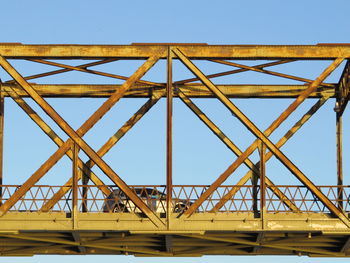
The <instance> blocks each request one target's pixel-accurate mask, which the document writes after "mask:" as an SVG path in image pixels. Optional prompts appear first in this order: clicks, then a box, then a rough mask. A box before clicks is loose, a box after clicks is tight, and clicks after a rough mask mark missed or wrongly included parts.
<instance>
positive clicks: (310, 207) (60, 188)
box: [0, 43, 350, 257]
mask: <svg viewBox="0 0 350 263" xmlns="http://www.w3.org/2000/svg"><path fill="white" fill-rule="evenodd" d="M349 58H350V45H348V44H319V45H312V46H311V45H310V46H306V45H304V46H257V45H206V44H172V43H170V44H132V45H24V44H18V43H2V44H0V65H1V67H2V69H3V70H4V71H6V72H7V73H8V75H9V76H10V77H11V78H10V79H8V80H5V76H2V80H3V81H2V82H1V100H0V113H1V114H0V152H1V158H0V162H1V165H0V167H1V170H0V178H1V181H0V185H1V186H0V191H1V192H0V197H1V199H0V202H1V206H0V255H2V256H31V255H35V254H75V255H80V254H117V255H119V254H120V255H135V256H202V255H307V256H315V257H347V256H349V255H350V251H349V248H350V220H349V212H350V203H349V196H350V187H348V186H344V185H343V171H342V115H343V112H344V110H345V108H346V105H347V103H348V100H349V96H350V93H349V87H350V81H349V70H350V64H349V61H348V59H349ZM19 60H20V61H27V63H29V62H31V63H34V64H36V63H39V64H45V65H49V66H54V67H58V68H59V69H55V70H52V71H47V72H43V73H40V74H35V75H28V76H24V74H21V73H20V72H19V70H18V69H16V68H15V66H14V65H16V63H17V62H18V61H19ZM68 60H74V61H77V60H85V62H81V64H79V65H75V66H73V65H71V64H72V63H70V62H69V61H68ZM86 60H90V61H92V62H90V61H89V62H88V63H87V62H86ZM125 60H129V61H131V62H132V61H135V60H138V61H140V60H142V61H143V62H142V65H141V66H140V67H139V68H138V69H137V70H136V71H135V72H134V73H132V74H131V75H130V76H122V75H118V74H114V73H109V72H105V71H98V70H95V69H93V67H94V66H97V65H102V64H105V65H108V63H112V62H114V61H125ZM161 60H163V61H165V65H166V82H165V83H160V82H156V81H151V80H145V79H143V77H144V75H145V76H146V77H147V74H146V73H147V72H148V71H149V70H150V69H151V68H152V67H153V66H154V65H155V64H156V63H157V62H159V61H161ZM247 60H250V61H256V64H255V65H253V66H252V65H246V64H247V63H244V61H247ZM309 60H320V61H321V60H322V61H325V60H326V61H327V63H328V64H327V66H326V67H325V68H324V69H323V72H322V73H321V74H320V75H319V76H318V77H317V78H315V79H307V78H304V77H299V76H296V75H290V74H287V73H281V72H279V71H274V70H271V69H268V67H272V66H277V65H282V64H287V63H294V62H295V61H299V62H304V61H309ZM28 61H29V62H28ZM61 61H62V62H61ZM65 61H68V62H65ZM173 61H174V62H175V61H176V62H177V63H181V64H183V65H184V66H185V67H186V68H187V69H188V70H189V71H190V72H192V73H193V75H194V77H193V78H191V79H182V80H176V81H173V78H172V73H173V68H172V67H173ZM197 61H207V62H208V63H209V62H210V63H212V64H213V65H218V64H223V65H226V66H232V69H231V70H229V71H224V72H219V73H215V74H204V73H203V72H202V71H201V70H200V69H199V67H198V66H196V64H195V63H194V62H197ZM259 61H260V62H259ZM59 62H60V63H59ZM338 67H341V68H342V70H343V73H342V74H341V77H340V79H339V81H338V82H337V83H328V82H325V79H326V78H327V77H328V76H329V75H330V74H331V73H332V72H333V71H334V70H335V69H337V68H338ZM75 71H79V72H84V73H87V74H92V75H98V76H103V77H106V78H112V79H118V80H123V81H124V82H123V84H121V85H107V84H99V85H97V84H59V82H58V83H49V84H36V83H34V82H32V80H34V79H38V78H44V77H48V76H53V75H56V76H61V75H63V74H64V73H66V72H75ZM248 71H249V72H257V73H261V74H268V75H272V76H276V77H280V78H283V79H289V80H293V81H299V82H300V83H301V84H300V85H264V84H261V85H252V84H251V85H250V84H246V85H238V84H230V85H228V84H225V85H220V84H216V83H215V84H214V80H215V78H217V77H221V76H228V75H233V74H239V73H242V72H248ZM50 97H52V98H55V97H59V98H81V97H90V98H107V99H106V100H105V101H104V103H103V104H102V106H100V107H99V108H98V109H97V110H96V111H95V112H94V113H93V114H92V115H91V116H90V117H89V118H88V119H87V120H86V121H85V122H84V124H83V125H82V126H81V127H80V128H79V129H77V130H74V129H73V128H72V127H71V126H70V125H69V124H68V122H67V121H66V120H64V119H63V118H62V117H61V116H60V115H59V114H58V113H57V112H56V111H55V110H54V108H53V107H52V106H51V105H50V104H49V103H48V102H47V100H45V98H50ZM123 97H125V98H130V99H131V98H147V99H148V100H147V102H146V103H145V104H144V105H143V106H142V107H141V108H140V109H139V110H138V111H137V112H136V113H135V114H134V115H133V116H131V118H130V119H129V120H128V121H127V122H126V123H125V124H124V125H123V126H122V127H121V128H120V129H119V130H118V131H117V132H116V133H115V134H114V135H113V136H112V137H110V139H109V140H107V141H106V143H105V144H104V145H103V146H102V147H101V148H100V149H98V150H96V149H93V148H92V147H91V146H90V145H89V144H88V143H86V141H85V140H84V135H85V134H86V133H87V132H88V131H89V130H90V129H91V128H92V127H93V126H94V125H95V124H96V123H98V121H99V120H100V119H101V118H102V117H103V116H104V115H105V114H106V113H107V112H109V110H110V109H111V108H112V107H113V106H114V105H115V104H116V103H117V102H118V101H119V100H120V99H121V98H123ZM5 98H9V99H12V100H13V101H14V102H15V103H17V104H18V106H19V107H20V108H21V109H22V110H23V111H24V112H25V113H27V114H28V116H29V117H30V118H31V119H32V121H33V122H35V123H36V124H37V125H38V126H39V127H40V128H41V130H42V131H43V132H44V133H45V134H46V135H47V136H48V137H50V138H51V139H52V141H53V142H54V143H55V144H56V145H57V147H58V148H57V151H55V152H54V153H53V154H52V155H51V156H49V157H48V159H47V161H45V162H44V163H43V164H42V166H40V167H39V168H38V169H37V170H36V171H35V172H34V173H33V174H32V175H28V177H27V178H28V179H27V180H26V181H25V182H23V183H22V184H20V185H5V184H3V172H2V162H3V150H2V149H3V129H4V128H3V127H4V112H5V111H4V101H5ZM26 98H31V99H32V101H33V102H34V103H35V104H36V106H38V107H40V108H41V109H42V110H43V111H44V112H45V113H46V114H47V116H49V118H50V119H51V120H52V121H53V122H55V123H56V124H57V126H58V127H59V128H60V129H61V130H62V131H63V132H64V133H65V134H66V135H67V136H68V137H69V139H68V140H67V141H64V140H63V139H62V138H61V137H60V136H59V135H58V133H56V132H55V131H54V129H53V128H52V127H50V124H49V122H47V121H44V119H43V118H42V117H41V116H40V115H39V114H38V113H37V112H36V111H35V110H34V109H33V108H32V106H31V105H30V104H29V103H28V100H27V99H26ZM193 98H212V99H217V100H219V101H220V102H221V103H222V104H223V105H224V106H225V107H226V108H227V109H228V110H229V111H230V112H231V113H232V114H233V115H234V116H235V117H236V118H237V119H238V120H239V121H240V122H241V123H242V124H243V125H244V126H245V127H246V128H247V129H248V130H249V132H251V133H252V134H253V135H254V136H255V137H256V140H255V141H254V142H253V143H252V144H251V145H250V146H249V147H248V148H247V149H239V148H238V146H237V145H236V144H235V143H234V142H233V141H232V140H231V139H229V138H228V137H227V136H226V135H225V134H224V133H223V132H222V130H221V129H220V127H218V126H217V125H215V124H214V122H213V121H212V120H211V119H210V118H209V117H208V116H207V115H205V114H204V113H203V112H202V111H201V109H200V108H199V107H198V106H197V105H196V104H195V102H194V100H193ZM235 98H257V99H258V98H275V99H281V98H293V99H294V100H293V102H292V103H291V104H290V105H289V106H288V107H287V108H286V109H285V110H284V111H283V112H282V114H281V115H279V116H278V117H277V118H276V119H275V120H274V121H273V122H272V123H271V124H270V126H268V128H267V129H266V130H264V131H262V130H260V129H259V128H258V127H257V126H256V125H255V124H254V123H253V122H252V121H251V120H250V119H249V118H248V117H247V116H246V115H245V114H244V113H243V112H242V111H241V110H240V109H239V108H238V107H237V106H236V105H235V102H234V101H235V100H234V99H235ZM310 98H313V99H314V100H316V103H315V104H314V105H313V106H312V107H311V108H310V109H309V110H308V111H307V112H306V113H305V114H304V115H303V116H302V117H301V118H300V119H299V120H298V121H297V122H296V123H295V125H293V126H292V127H291V128H290V129H289V131H288V132H287V133H286V134H285V135H284V136H282V137H281V138H280V139H279V140H278V141H277V143H273V142H272V141H271V139H270V138H269V137H270V135H271V134H272V133H273V132H274V131H275V130H276V129H277V128H278V127H279V126H280V125H281V124H283V123H284V122H285V120H286V119H287V118H288V117H289V116H290V115H291V114H292V113H293V112H294V111H295V110H296V109H297V108H298V107H299V106H300V105H301V104H302V103H303V102H304V101H305V100H307V99H310ZM160 99H164V100H166V105H167V107H166V116H167V118H166V127H167V129H166V134H167V136H166V147H167V151H166V185H137V186H134V185H128V184H127V183H126V182H125V181H124V180H123V178H122V176H119V175H118V174H117V171H114V170H113V169H112V168H111V167H110V166H109V165H108V164H107V163H106V162H105V161H104V160H103V156H104V155H105V154H106V153H107V152H108V151H109V150H110V149H111V148H112V147H113V146H114V145H115V144H116V143H118V142H119V140H120V139H121V138H122V137H123V136H124V135H125V134H126V133H127V132H128V131H129V130H130V129H131V128H132V127H133V126H134V125H135V124H136V123H137V122H138V121H139V120H140V119H141V118H142V117H143V116H144V115H145V114H146V113H147V112H148V110H149V109H150V108H151V107H152V106H153V105H155V104H156V103H157V102H158V101H159V100H160ZM173 99H179V100H181V101H182V102H183V103H184V104H185V105H187V106H188V107H189V109H191V110H192V112H193V113H194V114H195V115H196V116H198V118H199V119H200V120H201V121H202V122H203V123H204V124H205V125H206V126H207V127H208V128H209V129H210V130H211V131H212V133H213V134H214V135H216V136H217V137H218V139H220V140H221V141H222V142H223V143H224V144H225V145H226V146H227V147H228V149H230V150H231V151H232V152H233V153H234V154H235V155H236V156H237V158H236V159H235V160H234V161H233V163H232V164H231V165H230V166H229V167H228V168H227V169H226V170H225V171H224V172H223V173H221V174H220V175H219V176H218V177H217V178H213V182H212V184H210V185H173V183H172V121H173V120H172V115H173V112H172V111H173ZM329 99H331V100H335V105H336V106H335V117H336V122H335V123H336V131H337V132H336V139H337V140H336V143H337V146H336V149H337V175H335V177H337V180H338V184H337V185H330V186H319V185H316V184H315V183H314V182H312V181H311V180H310V179H309V178H308V177H307V176H306V175H305V174H304V173H303V172H302V171H301V170H300V169H299V168H298V167H297V166H296V165H295V164H294V163H293V162H292V161H291V160H290V159H289V158H288V157H287V156H286V155H285V154H284V153H283V151H282V150H281V147H282V146H283V145H284V144H285V143H286V142H287V141H288V140H289V139H290V138H291V137H292V136H293V135H294V134H295V133H296V132H298V130H299V129H300V128H301V127H302V126H303V124H305V123H306V122H307V121H308V120H309V119H310V118H311V117H312V115H313V114H314V113H315V112H317V111H318V109H320V108H321V107H322V105H323V104H324V103H325V102H326V101H327V100H329ZM254 151H258V152H259V156H260V160H259V161H258V162H257V163H254V162H253V161H252V159H251V158H250V156H251V154H252V153H253V152H254ZM81 152H84V153H85V154H86V155H87V156H88V158H89V161H87V162H84V161H83V160H82V159H81V157H80V156H79V155H80V153H81ZM65 155H66V156H68V157H69V158H70V159H71V160H72V164H73V165H72V167H73V169H72V172H71V176H70V179H69V180H68V181H67V182H62V184H61V185H38V184H37V182H38V181H39V180H40V179H42V178H43V177H44V176H45V174H46V173H47V172H48V171H49V170H50V169H51V168H52V167H53V166H54V165H55V164H56V163H57V162H58V161H59V160H60V159H61V158H62V157H63V156H65ZM271 157H276V158H277V159H278V160H279V161H280V162H281V163H282V164H283V165H284V166H285V167H286V168H287V169H288V170H289V171H290V172H291V174H293V175H294V176H295V177H296V178H297V179H298V180H299V182H300V184H298V185H275V184H274V183H273V182H272V180H270V179H269V178H268V176H266V175H265V170H266V169H265V164H266V162H268V161H269V159H270V158H271ZM95 165H96V166H97V167H99V169H100V170H101V171H102V172H103V173H104V175H105V176H107V177H108V178H109V179H110V180H111V182H112V184H110V183H106V182H105V181H104V180H102V179H101V178H100V176H99V175H97V174H96V173H94V172H93V170H92V167H93V166H95ZM241 165H245V166H246V167H248V168H249V172H248V173H247V174H246V175H245V176H244V177H242V178H241V179H240V180H239V181H238V183H237V184H234V185H227V184H225V181H226V180H227V179H228V178H229V177H230V176H231V175H232V174H233V173H234V172H235V171H236V170H237V169H238V168H239V167H240V166H241ZM113 193H114V194H113Z"/></svg>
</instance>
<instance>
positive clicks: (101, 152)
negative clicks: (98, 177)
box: [40, 93, 162, 212]
mask: <svg viewBox="0 0 350 263" xmlns="http://www.w3.org/2000/svg"><path fill="white" fill-rule="evenodd" d="M161 96H162V93H155V94H153V96H152V97H151V98H150V99H149V100H148V101H147V102H146V103H145V104H144V105H142V106H141V108H140V109H139V110H138V111H137V112H136V113H135V114H134V115H133V116H132V117H131V118H130V119H129V120H128V121H126V122H125V124H124V125H123V126H122V127H121V128H120V129H119V130H118V131H117V132H116V133H115V134H114V135H113V136H112V137H110V138H109V139H108V140H107V142H106V143H105V144H104V145H103V146H102V147H101V148H100V149H99V150H98V151H97V154H98V155H99V156H100V157H103V156H104V155H105V154H106V153H108V151H109V150H110V149H112V147H113V146H114V145H116V144H117V143H118V142H119V140H120V139H121V138H122V137H123V136H124V135H125V134H126V133H127V132H128V131H129V130H130V129H131V128H132V127H133V126H134V125H135V124H136V123H137V122H138V121H139V120H140V119H141V118H142V117H143V116H144V115H145V114H146V113H147V112H148V111H149V110H150V109H151V108H152V107H153V106H154V105H155V104H156V103H157V102H158V101H159V99H160V97H161ZM84 165H85V166H86V167H88V169H90V171H91V168H92V167H93V166H94V165H95V163H94V162H93V161H92V160H91V159H90V160H88V161H87V162H86V163H85V164H84ZM79 179H80V178H79ZM71 185H72V180H71V179H69V180H68V181H67V182H66V183H65V184H64V185H63V186H62V187H61V188H60V189H59V190H58V191H57V192H56V193H55V194H54V195H53V196H52V198H51V199H50V200H48V201H47V202H46V203H45V204H43V206H42V208H41V209H40V211H43V212H47V211H49V210H50V209H51V208H52V207H53V206H54V205H55V204H56V203H57V202H58V201H59V200H60V199H61V198H62V197H63V196H64V195H65V194H66V193H67V192H68V191H69V189H70V187H71ZM109 193H110V192H109ZM109 193H107V194H106V193H105V195H106V196H108V195H109Z"/></svg>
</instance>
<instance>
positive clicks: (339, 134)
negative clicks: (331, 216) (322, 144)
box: [336, 100, 344, 209]
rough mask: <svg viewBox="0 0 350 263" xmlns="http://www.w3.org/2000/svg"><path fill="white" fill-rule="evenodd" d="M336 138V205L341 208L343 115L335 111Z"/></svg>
mask: <svg viewBox="0 0 350 263" xmlns="http://www.w3.org/2000/svg"><path fill="white" fill-rule="evenodd" d="M337 103H338V100H337ZM336 137H337V138H336V140H337V185H338V188H337V191H338V193H337V196H338V207H339V209H343V197H344V196H343V185H344V183H343V117H342V114H341V112H336Z"/></svg>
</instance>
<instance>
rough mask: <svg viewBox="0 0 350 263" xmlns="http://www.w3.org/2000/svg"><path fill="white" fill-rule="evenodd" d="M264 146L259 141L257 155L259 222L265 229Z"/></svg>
mask: <svg viewBox="0 0 350 263" xmlns="http://www.w3.org/2000/svg"><path fill="white" fill-rule="evenodd" d="M265 152H266V145H265V144H264V143H263V142H262V141H260V144H259V155H260V166H259V170H260V217H261V222H262V224H261V225H262V228H265V227H264V225H265V220H264V217H265V213H266V182H265V178H266V177H265V176H266V171H265V168H266V166H265V164H266V155H265Z"/></svg>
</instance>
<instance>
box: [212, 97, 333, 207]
mask: <svg viewBox="0 0 350 263" xmlns="http://www.w3.org/2000/svg"><path fill="white" fill-rule="evenodd" d="M328 99H329V97H324V98H322V99H320V100H318V101H317V102H316V103H315V104H314V105H313V106H312V107H311V108H310V109H309V110H308V111H307V112H306V113H305V114H304V115H303V116H302V117H301V118H300V119H299V120H298V121H297V122H296V123H295V124H294V125H293V126H292V128H290V129H289V130H288V131H287V132H286V133H285V134H284V135H283V136H282V138H281V139H280V140H279V141H278V142H277V143H276V146H277V147H279V148H281V147H282V146H283V145H284V144H285V143H286V142H287V141H288V140H289V139H290V138H291V137H292V136H293V135H294V134H295V133H296V132H297V131H298V130H299V129H300V128H301V127H302V126H303V125H304V124H305V123H306V122H307V121H308V120H309V119H310V118H311V117H312V116H313V115H314V114H315V113H316V112H317V111H318V110H319V109H320V108H321V107H322V105H324V104H325V103H326V101H328ZM272 156H273V154H272V152H268V153H266V157H265V159H266V162H267V161H268V160H270V159H271V157H272ZM254 165H255V166H256V167H257V166H259V165H260V163H259V162H257V163H256V164H254ZM252 175H253V171H248V172H247V173H246V174H245V175H244V176H243V177H242V178H241V179H240V180H239V182H238V183H237V184H236V185H237V186H242V185H244V184H246V183H247V182H248V180H249V179H251V178H252ZM265 179H266V184H267V185H268V187H269V188H270V189H271V190H272V191H273V192H274V193H275V194H276V195H277V197H278V198H279V199H280V200H282V201H283V202H284V203H285V204H286V205H287V206H288V207H290V208H292V207H291V206H290V204H289V203H286V202H285V201H288V199H287V200H285V199H284V197H283V196H284V194H283V193H282V192H281V191H280V190H279V189H278V187H276V186H275V185H274V184H273V183H272V182H271V181H270V180H269V179H268V178H267V177H266V178H265ZM238 190H239V187H234V188H232V189H231V190H230V191H229V192H228V193H227V194H226V195H224V196H223V197H222V198H221V200H220V201H219V202H218V203H217V204H216V205H215V206H214V207H213V209H212V212H215V211H218V210H219V209H220V208H221V207H222V206H223V205H224V204H225V203H226V202H227V201H228V200H230V199H231V198H233V196H234V195H235V194H236V193H237V191H238ZM292 210H298V208H297V207H295V208H294V209H292Z"/></svg>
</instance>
